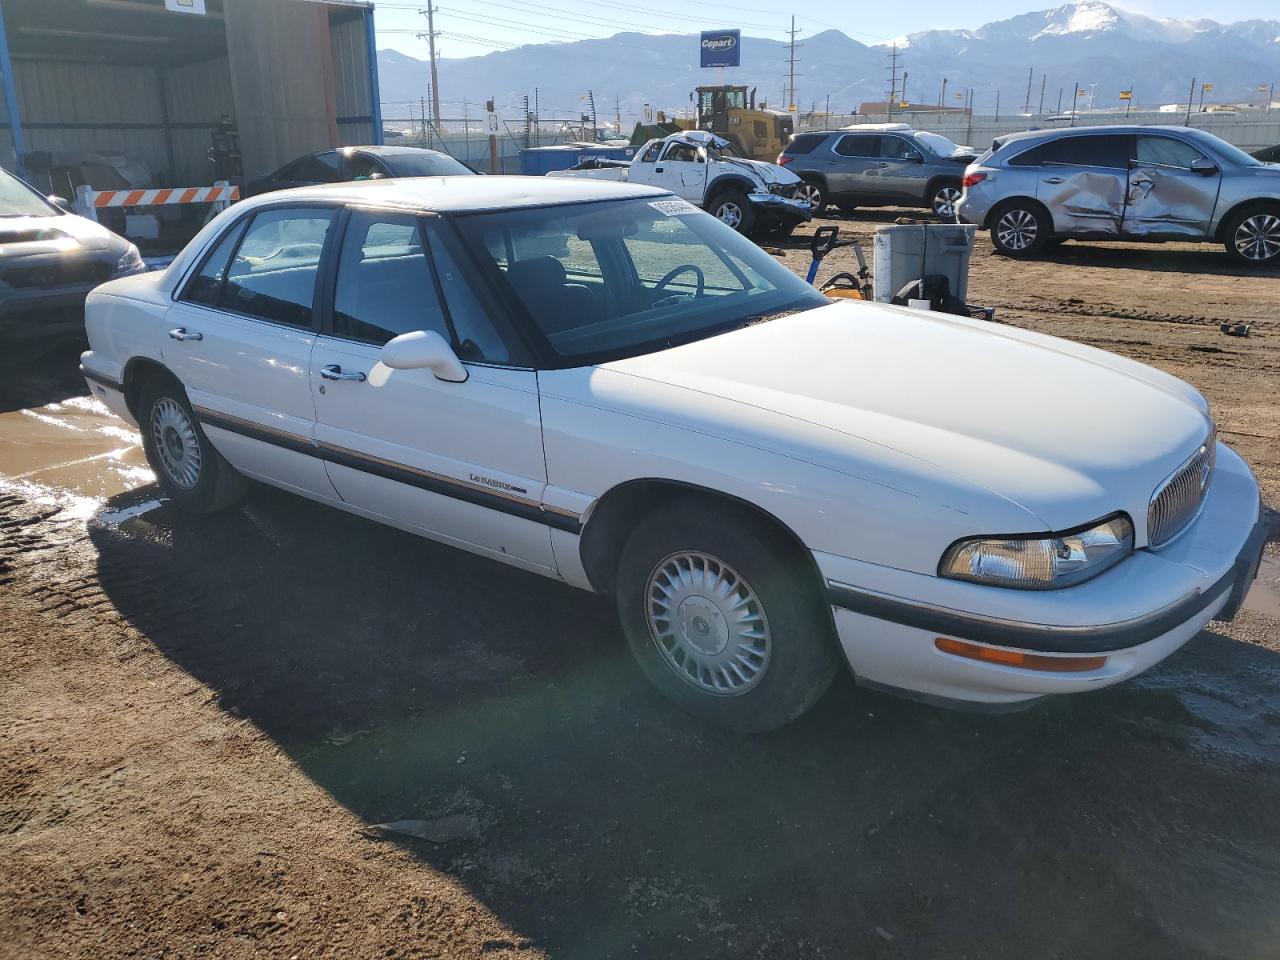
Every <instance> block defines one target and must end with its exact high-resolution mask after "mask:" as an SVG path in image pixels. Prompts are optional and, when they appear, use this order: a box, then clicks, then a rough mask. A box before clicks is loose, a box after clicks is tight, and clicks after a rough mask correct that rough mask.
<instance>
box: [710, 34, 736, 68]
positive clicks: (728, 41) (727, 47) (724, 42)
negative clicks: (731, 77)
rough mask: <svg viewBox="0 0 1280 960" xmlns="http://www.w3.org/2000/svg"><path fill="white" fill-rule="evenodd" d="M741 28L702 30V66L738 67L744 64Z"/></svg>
mask: <svg viewBox="0 0 1280 960" xmlns="http://www.w3.org/2000/svg"><path fill="white" fill-rule="evenodd" d="M741 51H742V31H741V30H704V31H702V66H704V67H737V66H741V65H742V52H741Z"/></svg>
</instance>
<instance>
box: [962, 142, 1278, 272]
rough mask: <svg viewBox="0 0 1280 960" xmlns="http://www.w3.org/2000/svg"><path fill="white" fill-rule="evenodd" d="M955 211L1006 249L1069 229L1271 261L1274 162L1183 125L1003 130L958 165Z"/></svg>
mask: <svg viewBox="0 0 1280 960" xmlns="http://www.w3.org/2000/svg"><path fill="white" fill-rule="evenodd" d="M957 212H958V213H959V217H960V219H961V220H962V221H964V222H965V223H975V224H978V225H979V226H981V227H989V228H990V229H991V241H992V243H994V244H995V247H996V250H998V251H999V252H1000V253H1004V254H1007V255H1008V256H1011V257H1033V256H1035V255H1036V254H1038V253H1040V252H1042V251H1043V250H1044V249H1045V247H1046V246H1047V245H1049V244H1051V243H1054V242H1056V241H1059V240H1065V239H1069V238H1072V239H1084V240H1131V241H1132V240H1143V241H1148V240H1149V241H1163V240H1182V241H1187V240H1200V241H1205V242H1210V243H1222V244H1224V245H1225V246H1226V248H1227V253H1228V254H1230V255H1231V256H1232V257H1233V258H1235V259H1236V260H1239V261H1241V262H1243V263H1247V264H1254V265H1261V264H1275V263H1280V167H1277V166H1273V165H1268V164H1264V163H1262V162H1261V161H1260V160H1257V159H1255V158H1254V157H1251V156H1249V154H1247V153H1245V152H1244V151H1243V150H1241V149H1239V148H1238V147H1233V146H1232V145H1231V144H1229V143H1227V142H1226V141H1225V140H1223V139H1221V138H1219V137H1215V136H1214V135H1213V134H1211V133H1206V132H1204V131H1203V130H1192V129H1190V128H1187V127H1137V126H1132V127H1130V126H1114V127H1076V128H1074V129H1067V130H1041V131H1035V132H1030V133H1015V134H1011V135H1009V136H1007V137H1001V138H999V139H998V140H996V141H995V142H994V143H993V144H992V147H991V149H990V150H988V151H987V152H986V153H984V154H983V155H982V156H981V157H979V158H978V159H977V160H976V161H975V162H974V163H973V164H972V165H971V166H970V167H969V168H968V169H967V170H966V171H965V175H964V195H963V196H962V197H961V198H960V202H959V203H958V204H957Z"/></svg>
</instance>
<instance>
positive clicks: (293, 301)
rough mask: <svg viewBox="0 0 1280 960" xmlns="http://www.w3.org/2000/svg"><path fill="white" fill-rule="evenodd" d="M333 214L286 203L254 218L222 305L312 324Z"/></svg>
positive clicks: (300, 324)
mask: <svg viewBox="0 0 1280 960" xmlns="http://www.w3.org/2000/svg"><path fill="white" fill-rule="evenodd" d="M333 215H334V214H333V211H332V210H328V209H324V208H300V207H288V208H283V209H277V210H264V211H262V212H261V213H259V214H258V215H257V216H255V217H254V218H253V221H252V222H251V223H250V224H249V227H248V229H246V230H245V232H244V239H243V240H241V241H240V247H239V249H238V250H236V255H235V258H234V259H233V260H232V261H231V266H230V267H229V268H228V269H227V273H226V279H225V280H224V281H223V284H222V292H221V295H220V296H219V298H218V306H219V307H221V308H222V309H224V310H231V311H233V312H235V313H243V314H246V315H248V316H251V317H258V318H260V319H262V320H270V321H272V322H274V323H287V324H290V325H291V326H297V327H309V326H310V325H311V315H312V304H313V302H314V300H315V287H316V275H317V274H318V273H319V271H320V255H321V254H322V253H323V252H324V244H325V238H326V237H327V236H328V234H329V228H330V226H331V225H332V224H333Z"/></svg>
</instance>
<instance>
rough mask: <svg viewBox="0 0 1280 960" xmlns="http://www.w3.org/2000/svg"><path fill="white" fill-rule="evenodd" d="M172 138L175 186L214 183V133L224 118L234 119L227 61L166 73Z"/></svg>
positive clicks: (175, 69) (229, 71)
mask: <svg viewBox="0 0 1280 960" xmlns="http://www.w3.org/2000/svg"><path fill="white" fill-rule="evenodd" d="M165 96H166V97H167V99H168V104H169V123H170V124H171V127H170V131H169V136H170V137H171V138H172V141H173V166H174V170H173V178H172V180H170V181H168V182H169V183H172V184H173V185H174V186H191V187H194V186H201V185H203V184H206V183H212V182H213V165H212V164H211V163H210V162H209V145H210V143H211V140H210V130H211V128H212V127H213V125H214V124H215V123H217V121H218V118H219V117H222V116H223V115H226V116H230V117H234V116H235V113H236V110H235V103H234V101H233V100H232V98H231V67H230V66H229V65H228V63H227V61H226V60H225V59H222V60H206V61H205V62H203V63H193V64H189V65H187V66H183V67H175V68H173V69H172V70H167V71H165Z"/></svg>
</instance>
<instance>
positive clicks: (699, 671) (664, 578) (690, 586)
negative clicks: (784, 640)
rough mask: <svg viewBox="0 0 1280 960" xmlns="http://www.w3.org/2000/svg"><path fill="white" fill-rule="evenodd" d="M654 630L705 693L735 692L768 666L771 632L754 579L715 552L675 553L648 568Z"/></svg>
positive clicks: (683, 674)
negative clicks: (717, 556) (745, 575)
mask: <svg viewBox="0 0 1280 960" xmlns="http://www.w3.org/2000/svg"><path fill="white" fill-rule="evenodd" d="M645 596H646V598H647V601H648V602H647V610H648V619H649V635H650V636H651V637H652V638H653V642H654V644H655V645H656V646H657V648H658V652H659V653H660V654H661V655H662V659H663V660H664V661H665V662H666V664H667V666H669V667H670V668H671V669H672V670H674V671H675V672H676V675H677V676H679V677H680V679H682V680H684V681H685V682H686V683H688V684H690V685H692V686H694V687H696V688H698V689H699V690H701V691H703V692H704V693H712V694H716V695H717V696H736V695H738V694H743V693H746V692H747V691H748V690H750V689H752V688H753V687H754V686H755V685H756V684H758V683H759V682H760V681H761V680H762V679H763V678H764V674H765V671H766V670H767V669H768V666H769V656H770V652H771V650H772V646H773V642H772V636H771V634H770V632H769V621H768V620H767V619H766V618H765V614H764V608H763V607H762V606H761V604H760V600H759V598H758V597H757V596H756V593H755V591H754V590H752V589H751V585H750V584H748V583H747V582H746V581H745V580H743V579H742V577H741V576H739V575H738V572H737V571H736V570H734V569H733V568H732V567H730V566H728V565H727V564H725V563H722V562H721V561H719V560H717V559H716V558H715V557H713V556H710V555H709V554H705V553H698V552H695V551H689V552H684V553H673V554H672V555H671V556H669V557H667V558H666V559H665V560H663V561H662V562H661V563H659V564H658V565H657V566H656V567H654V570H653V573H651V574H650V575H649V583H648V585H647V587H646V589H645Z"/></svg>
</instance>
